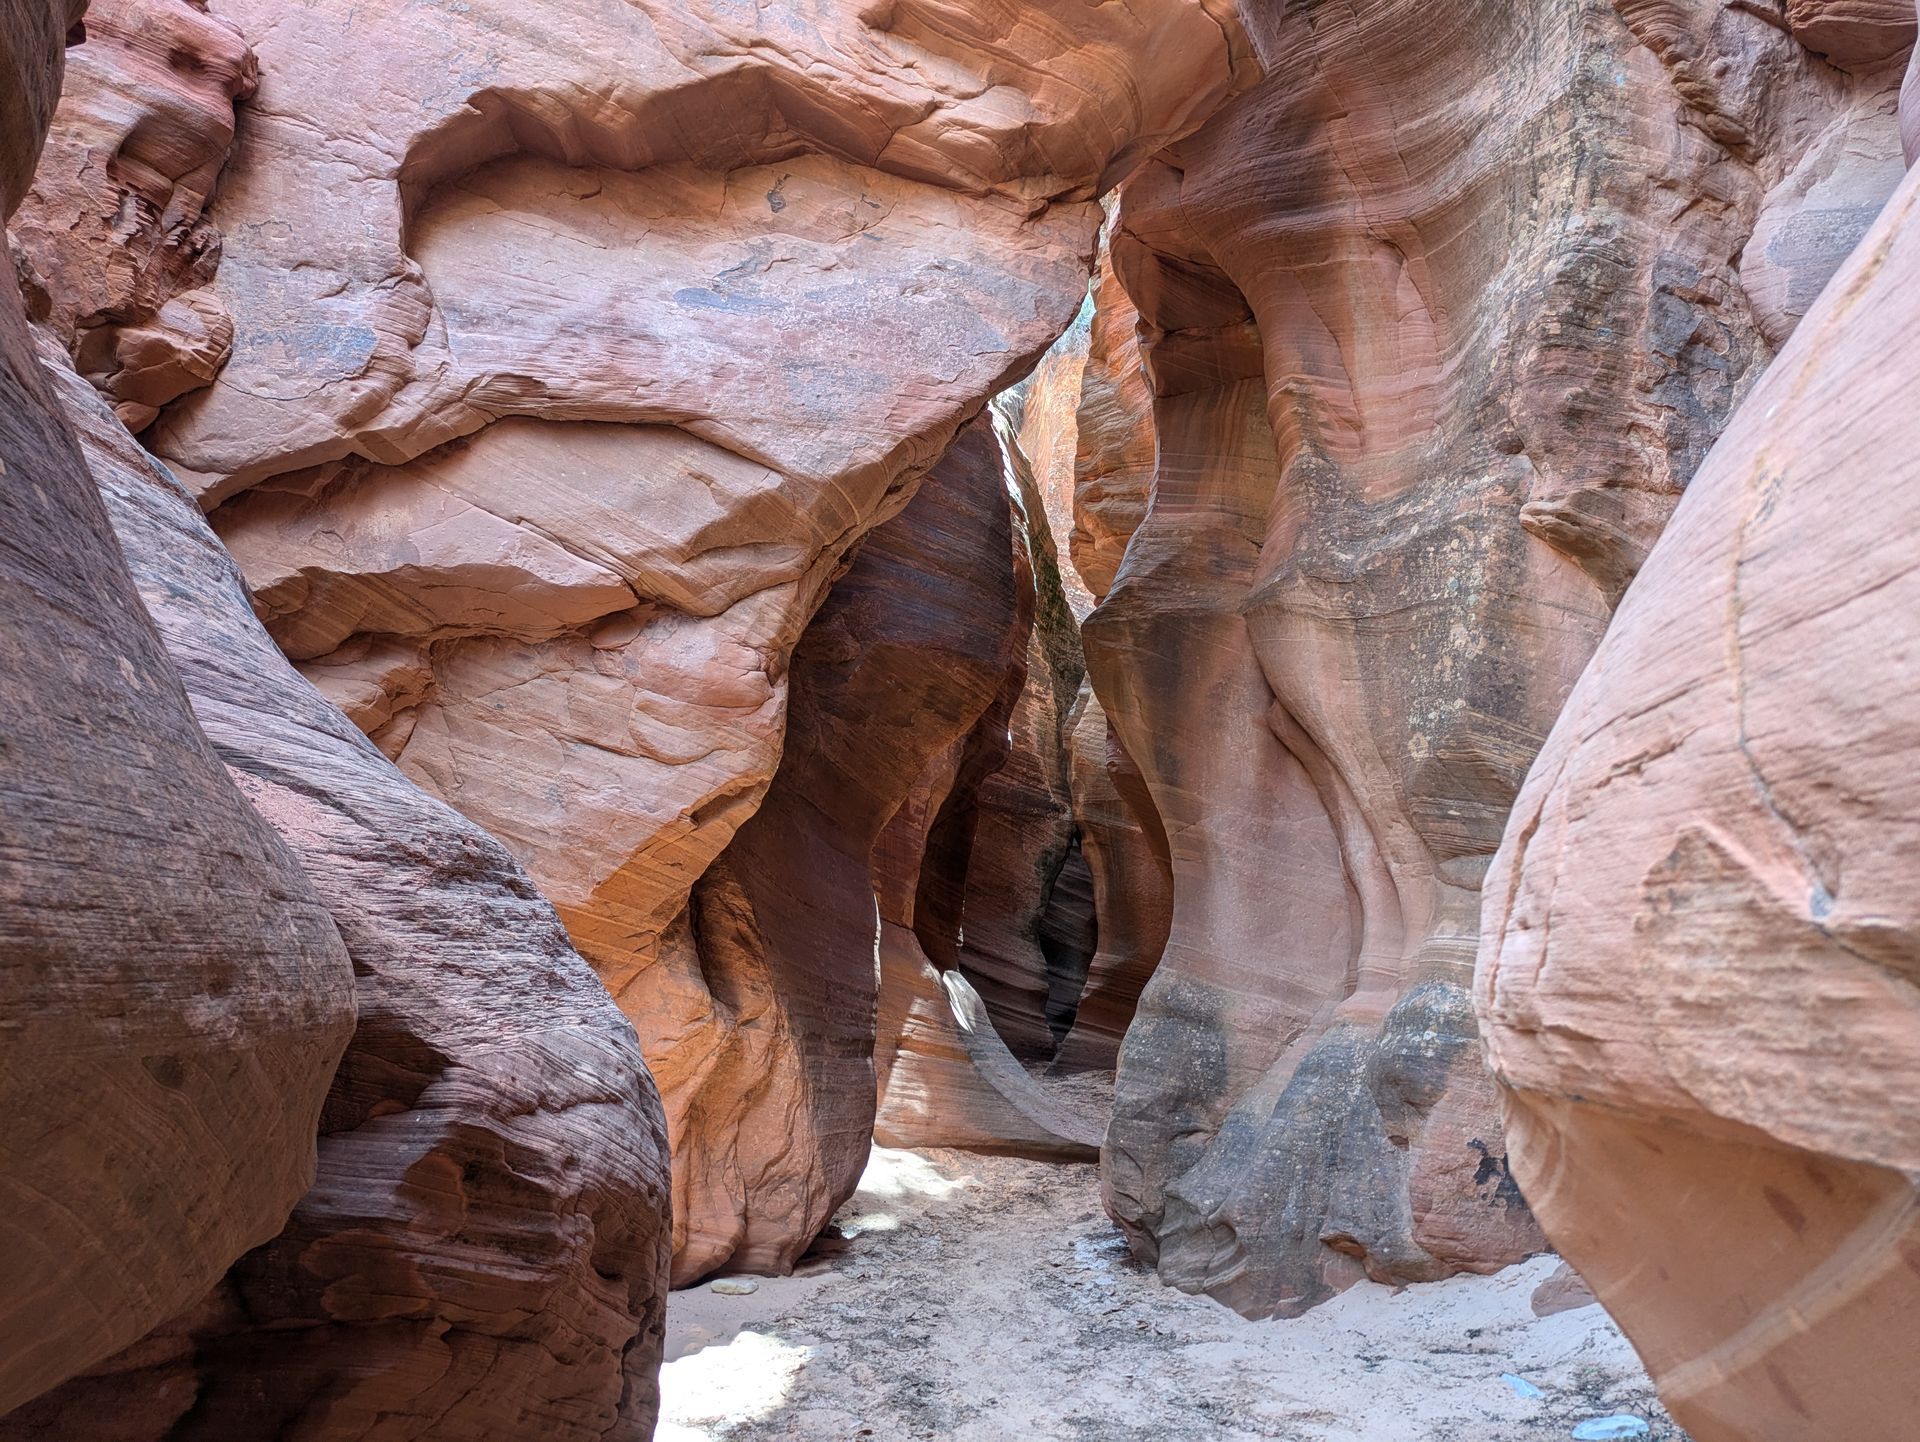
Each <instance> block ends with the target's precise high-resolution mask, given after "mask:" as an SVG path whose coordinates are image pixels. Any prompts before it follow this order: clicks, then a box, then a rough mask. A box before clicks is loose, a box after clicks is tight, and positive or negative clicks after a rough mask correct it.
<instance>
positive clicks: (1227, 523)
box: [1083, 0, 1893, 1313]
mask: <svg viewBox="0 0 1920 1442" xmlns="http://www.w3.org/2000/svg"><path fill="white" fill-rule="evenodd" d="M1248 20H1249V25H1250V28H1251V29H1252V30H1253V32H1254V38H1255V43H1256V46H1257V47H1258V49H1259V50H1260V52H1261V54H1262V55H1263V56H1264V57H1266V58H1267V59H1268V61H1269V64H1270V66H1271V71H1272V74H1271V78H1269V79H1268V80H1267V81H1266V82H1265V83H1263V84H1262V85H1261V86H1259V87H1257V88H1256V89H1255V90H1253V91H1252V92H1251V93H1249V94H1247V95H1246V96H1244V97H1242V98H1240V99H1238V100H1235V101H1233V102H1231V103H1230V104H1229V105H1228V106H1227V107H1226V108H1224V109H1223V110H1222V111H1221V112H1220V113H1219V114H1218V115H1217V116H1216V117H1215V118H1214V119H1213V120H1212V121H1211V122H1210V123H1209V124H1208V125H1207V126H1206V127H1205V128H1204V129H1203V130H1202V131H1201V132H1200V133H1199V134H1198V135H1196V136H1195V137H1193V138H1192V139H1191V140H1189V141H1186V142H1183V143H1181V144H1180V145H1178V146H1176V147H1174V148H1173V149H1172V150H1170V151H1169V152H1168V153H1167V155H1166V156H1165V157H1164V158H1163V159H1162V160H1161V161H1160V162H1157V163H1155V164H1154V165H1152V166H1150V167H1149V168H1148V169H1147V170H1146V171H1145V172H1144V173H1143V174H1142V175H1140V176H1139V177H1137V178H1136V179H1134V180H1133V181H1131V182H1130V183H1129V185H1128V186H1127V187H1126V189H1125V190H1124V192H1123V199H1122V204H1121V209H1120V216H1119V222H1118V228H1117V230H1116V233H1115V235H1114V238H1113V242H1112V253H1113V257H1114V265H1115V270H1116V272H1117V274H1118V277H1119V280H1120V282H1121V283H1122V284H1123V285H1124V286H1125V288H1126V291H1127V293H1128V296H1129V297H1130V299H1131V300H1132V302H1133V304H1134V305H1135V306H1136V307H1137V308H1138V310H1139V313H1140V315H1141V317H1142V322H1143V331H1142V335H1143V346H1144V349H1145V352H1146V356H1147V372H1148V379H1149V381H1150V383H1151V387H1152V395H1153V407H1152V410H1153V422H1154V427H1155V430H1156V432H1157V447H1158V457H1159V460H1158V469H1157V472H1156V474H1155V476H1154V481H1153V489H1152V497H1151V502H1150V505H1149V507H1148V509H1147V511H1146V514H1145V517H1144V519H1142V520H1141V521H1140V522H1139V525H1138V529H1137V530H1135V531H1134V533H1133V535H1132V539H1131V541H1130V543H1129V544H1128V545H1127V549H1126V553H1125V558H1124V561H1123V562H1122V564H1121V566H1120V568H1119V572H1118V575H1117V578H1116V579H1115V581H1114V582H1113V584H1112V587H1111V589H1110V590H1109V591H1108V593H1107V595H1106V599H1105V600H1104V601H1103V603H1102V604H1101V606H1100V607H1099V608H1098V609H1096V610H1095V612H1094V613H1093V614H1092V616H1091V617H1090V618H1089V620H1088V622H1087V625H1086V628H1085V631H1084V639H1085V642H1086V649H1087V659H1088V665H1089V670H1090V673H1091V675H1092V677H1093V682H1094V687H1095V690H1096V691H1097V692H1098V694H1099V696H1100V699H1101V701H1102V704H1103V706H1104V707H1105V709H1106V711H1107V714H1108V716H1109V718H1110V719H1111V721H1112V723H1113V725H1114V726H1115V728H1116V731H1117V733H1118V735H1119V736H1120V739H1121V740H1122V742H1123V743H1124V746H1125V749H1126V751H1127V752H1128V754H1130V755H1131V756H1132V757H1133V758H1134V760H1135V761H1137V762H1138V763H1139V766H1140V769H1141V772H1142V774H1143V777H1144V780H1145V782H1146V785H1147V787H1148V789H1149V790H1150V792H1151V794H1152V800H1153V803H1154V807H1155V809H1156V811H1157V812H1158V814H1159V817H1160V819H1161V820H1162V822H1163V823H1164V827H1165V833H1166V835H1167V837H1168V841H1169V849H1170V860H1171V866H1172V873H1173V916H1172V923H1171V929H1170V934H1169V939H1168V942H1167V947H1166V953H1165V956H1164V958H1163V959H1162V961H1161V963H1160V965H1159V968H1158V970H1157V971H1156V973H1155V975H1154V977H1153V980H1152V981H1151V982H1150V983H1149V984H1148V986H1147V989H1146V991H1145V993H1144V995H1143V996H1142V998H1141V1002H1140V1009H1139V1014H1138V1016H1137V1018H1136V1020H1135V1022H1134V1025H1133V1028H1132V1030H1131V1031H1130V1032H1129V1034H1128V1038H1127V1041H1126V1044H1125V1046H1124V1048H1123V1049H1122V1052H1121V1057H1120V1075H1119V1084H1118V1091H1117V1095H1116V1101H1115V1116H1114V1121H1113V1125H1112V1127H1111V1129H1110V1131H1109V1134H1108V1142H1107V1151H1106V1164H1107V1165H1106V1185H1107V1189H1108V1197H1109V1204H1110V1206H1111V1208H1112V1210H1113V1211H1114V1214H1115V1216H1116V1218H1117V1219H1118V1220H1119V1221H1120V1223H1121V1225H1122V1226H1123V1228H1124V1229H1125V1230H1127V1232H1128V1234H1129V1237H1130V1239H1131V1240H1132V1242H1133V1244H1134V1246H1135V1248H1136V1250H1137V1251H1139V1252H1140V1253H1141V1254H1142V1255H1143V1256H1146V1257H1148V1258H1151V1259H1155V1260H1157V1262H1158V1265H1159V1267H1160V1271H1161V1274H1162V1276H1164V1277H1165V1278H1167V1279H1168V1280H1170V1281H1173V1282H1175V1283H1176V1284H1178V1285H1181V1286H1184V1287H1188V1288H1195V1289H1206V1290H1209V1291H1211V1292H1213V1293H1214V1294H1215V1295H1217V1296H1220V1297H1222V1298H1223V1299H1224V1300H1227V1301H1229V1302H1231V1303H1232V1304H1233V1305H1235V1306H1236V1307H1239V1308H1241V1309H1243V1310H1245V1311H1248V1312H1252V1313H1275V1312H1287V1311H1293V1310H1297V1309H1299V1308H1301V1307H1304V1306H1308V1305H1311V1304H1312V1303H1313V1302H1315V1301H1316V1300H1318V1299H1320V1298H1322V1297H1325V1296H1327V1295H1328V1294H1329V1293H1330V1291H1331V1290H1332V1289H1335V1288H1337V1287H1339V1286H1341V1285H1343V1284H1344V1283H1346V1282H1347V1281H1349V1280H1351V1279H1353V1278H1355V1277H1358V1276H1361V1275H1366V1276H1371V1277H1373V1278H1375V1279H1378V1280H1387V1281H1411V1280H1419V1279H1423V1278H1431V1277H1436V1276H1440V1275H1444V1274H1446V1273H1447V1272H1450V1271H1454V1270H1459V1269H1463V1268H1464V1269H1488V1268H1492V1267H1496V1266H1499V1265H1502V1264H1504V1263H1506V1262H1509V1261H1512V1260H1514V1259H1516V1258H1518V1257H1520V1256H1523V1255H1525V1254H1526V1253H1527V1252H1528V1251H1530V1250H1533V1249H1535V1248H1537V1247H1539V1246H1540V1245H1541V1239H1540V1235H1539V1233H1538V1231H1537V1229H1536V1227H1535V1224H1534V1223H1533V1221H1532V1219H1531V1218H1530V1216H1529V1215H1528V1212H1527V1209H1526V1207H1525V1205H1524V1203H1523V1201H1522V1200H1521V1197H1520V1194H1519V1192H1518V1190H1517V1189H1516V1187H1515V1185H1514V1182H1513V1180H1512V1178H1511V1177H1510V1176H1509V1175H1508V1173H1507V1168H1506V1162H1505V1149H1504V1145H1503V1143H1502V1140H1501V1135H1500V1125H1499V1116H1498V1112H1497V1108H1496V1105H1495V1096H1494V1092H1493V1088H1492V1085H1491V1083H1490V1082H1489V1080H1488V1078H1487V1076H1486V1073H1485V1071H1484V1069H1483V1067H1482V1064H1481V1062H1480V1058H1479V1056H1478V1048H1477V1047H1476V1046H1475V1044H1474V1043H1475V1025H1474V1020H1473V1013H1472V1008H1471V1005H1470V1001H1469V998H1468V994H1467V990H1466V987H1467V983H1468V979H1469V975H1470V965H1471V961H1470V958H1471V956H1472V953H1473V949H1474V945H1475V939H1476V937H1477V935H1478V907H1479V885H1480V878H1481V876H1482V875H1483V873H1484V870H1485V868H1486V865H1487V863H1488V860H1489V859H1490V857H1491V854H1492V852H1493V850H1494V848H1495V846H1496V844H1497V841H1498V837H1499V834H1500V830H1501V828H1502V825H1503V823H1504V821H1505V818H1506V815H1507V811H1508V808H1509V806H1510V805H1511V803H1512V800H1513V797H1514V795H1515V793H1516V791H1517V789H1518V786H1519V784H1520V780H1521V778H1522V776H1523V774H1524V772H1525V770H1526V767H1527V764H1528V763H1529V761H1530V760H1531V759H1532V756H1533V754H1534V752H1535V750H1536V748H1537V747H1538V745H1539V744H1540V741H1541V739H1542V738H1543V737H1544V735H1545V733H1546V731H1547V729H1548V728H1549V726H1550V724H1551V722H1552V720H1553V717H1554V716H1555V714H1556V713H1557V711H1558V709H1559V706H1560V704H1561V702H1562V700H1563V699H1564V697H1565V696H1566V694H1567V692H1568V690H1569V689H1570V687H1571V685H1572V683H1573V680H1574V678H1575V676H1576V675H1577V674H1578V671H1579V668H1580V666H1581V665H1582V664H1583V662H1584V661H1585V659H1586V657H1587V656H1588V654H1589V653H1590V652H1591V650H1592V648H1593V647H1594V645H1595V644H1596V643H1597V642H1598V640H1599V637H1600V635H1601V633H1602V631H1603V629H1604V628H1605V625H1606V622H1607V618H1608V615H1609V612H1610V609H1611V607H1612V605H1613V604H1614V603H1615V601H1616V600H1617V598H1618V597H1619V595H1620V593H1621V591H1622V590H1623V589H1624V587H1625V585H1626V583H1627V581H1628V580H1629V579H1630V578H1631V577H1632V575H1633V573H1634V571H1635V569H1636V568H1637V566H1638V565H1639V563H1640V561H1641V559H1642V558H1643V557H1644V555H1645V553H1646V551H1647V548H1648V547H1649V546H1650V545H1651V544H1652V542H1653V540H1654V538H1655V537H1656V535H1657V534H1658V532H1659V529H1660V527H1661V525H1662V523H1663V522H1664V519H1665V517H1666V515H1667V513H1668V511H1669V510H1670V508H1671V506H1672V504H1673V502H1674V499H1675V497H1676V496H1677V494H1678V492H1679V490H1680V488H1681V487H1682V486H1683V485H1684V484H1685V482H1686V480H1687V478H1688V476H1689V475H1690V474H1691V473H1692V471H1693V470H1694V468H1695V467H1696V466H1697V465H1698V463H1699V461H1700V459H1701V457H1702V456H1703V455H1704V454H1705V453H1706V451H1707V449H1708V447H1709V446H1710V445H1711V443H1712V441H1713V440H1714V438H1715V436H1716V435H1717V434H1718V432H1719V430H1720V428H1721V427H1722V426H1723V425H1724V423H1725V420H1726V418H1727V416H1728V415H1729V413H1730V412H1731V410H1732V408H1733V406H1734V404H1735V403H1736V402H1737V400H1738V399H1739V397H1740V396H1741V395H1742V394H1743V393H1744V391H1745V389H1746V388H1747V387H1748V386H1749V385H1750V384H1751V382H1752V380H1753V378H1754V377H1755V376H1756V375H1757V374H1758V372H1759V370H1760V368H1761V367H1762V366H1763V364H1764V363H1765V361H1766V360H1767V359H1768V356H1769V354H1770V336H1772V335H1780V334H1784V333H1785V332H1787V331H1789V330H1790V329H1791V327H1792V325H1793V323H1794V321H1795V320H1796V318H1797V315H1798V313H1799V309H1800V308H1802V307H1803V306H1804V304H1805V303H1806V300H1807V299H1808V298H1809V297H1810V296H1811V294H1813V293H1814V292H1816V291H1817V290H1818V288H1819V286H1820V284H1821V283H1822V282H1823V281H1824V278H1825V274H1826V273H1828V272H1829V271H1830V269H1831V265H1832V264H1833V263H1834V259H1835V257H1836V255H1837V254H1838V253H1839V252H1841V251H1842V250H1844V248H1845V245H1846V240H1847V236H1848V235H1849V234H1857V233H1858V230H1859V228H1860V227H1861V226H1862V225H1863V224H1864V223H1865V220H1866V219H1867V217H1868V214H1869V212H1870V211H1871V209H1872V200H1871V192H1872V187H1873V184H1874V181H1873V179H1872V177H1874V176H1878V177H1881V182H1882V183H1884V180H1885V179H1886V178H1887V177H1888V176H1889V175H1890V167H1889V166H1888V164H1887V157H1888V156H1890V155H1891V148H1890V147H1891V143H1892V132H1891V127H1890V126H1889V125H1888V124H1887V117H1888V115H1889V114H1890V110H1889V95H1890V87H1891V82H1892V78H1893V75H1892V67H1890V66H1883V67H1881V68H1880V69H1878V70H1876V71H1873V72H1872V73H1870V74H1869V73H1862V74H1861V75H1860V76H1858V77H1850V76H1847V75H1844V74H1842V73H1841V72H1839V71H1836V70H1834V69H1832V68H1831V67H1828V66H1826V65H1824V64H1823V63H1822V62H1820V61H1818V60H1816V59H1815V58H1813V57H1812V56H1811V55H1810V54H1809V53H1808V52H1807V51H1806V50H1805V49H1803V48H1802V47H1801V46H1800V45H1799V44H1798V43H1797V42H1796V41H1795V40H1794V39H1793V38H1792V36H1791V35H1789V34H1788V33H1786V32H1785V31H1784V30H1782V29H1780V28H1778V27H1777V26H1776V25H1774V24H1771V23H1769V17H1765V16H1762V15H1759V14H1757V13H1752V12H1750V11H1747V10H1735V9H1727V8H1724V7H1721V6H1719V5H1717V4H1707V3H1698V4H1684V3H1683V4H1676V5H1660V6H1652V5H1638V4H1624V3H1623V4H1621V5H1620V6H1618V7H1617V8H1616V7H1614V6H1612V5H1608V4H1602V3H1597V0H1540V3H1535V4H1529V5H1524V6H1517V7H1516V6H1509V5H1497V4H1486V5H1479V4H1475V5H1468V6H1462V7H1454V8H1452V9H1449V10H1447V11H1446V12H1445V13H1444V15H1441V14H1440V13H1439V12H1436V11H1434V10H1433V9H1431V8H1430V7H1417V6H1409V5H1404V4H1400V3H1395V0H1378V3H1369V4H1365V5H1360V6H1350V7H1342V8H1339V9H1337V10H1336V9H1331V8H1328V7H1297V6H1281V5H1262V6H1255V7H1249V12H1248ZM1823 187H1825V188H1824V189H1823ZM1816 222H1817V223H1816ZM1829 224H1831V226H1832V227H1833V235H1832V236H1831V237H1830V240H1831V243H1829V241H1828V239H1822V240H1820V242H1819V243H1818V244H1814V243H1812V242H1811V241H1808V240H1807V239H1806V237H1807V235H1808V233H1809V232H1808V226H1810V225H1811V226H1812V228H1813V229H1814V230H1816V231H1817V230H1818V229H1819V228H1820V227H1823V226H1826V225H1829ZM1756 234H1758V235H1759V237H1760V245H1759V247H1758V248H1752V247H1751V246H1750V242H1751V241H1752V240H1753V238H1754V237H1755V235H1756ZM1743 247H1745V248H1748V249H1749V256H1748V259H1749V260H1751V262H1752V268H1753V270H1754V271H1755V273H1756V275H1758V274H1759V273H1761V272H1765V271H1767V270H1768V268H1769V267H1773V268H1774V273H1772V274H1771V275H1769V276H1768V278H1767V280H1766V287H1767V294H1766V297H1765V299H1764V303H1761V302H1759V301H1756V300H1755V299H1753V298H1750V297H1749V294H1748V292H1747V291H1746V290H1745V289H1744V288H1743V282H1744V281H1745V280H1746V279H1747V278H1748V276H1747V271H1746V269H1745V268H1737V267H1736V266H1735V264H1734V263H1733V261H1734V258H1736V257H1739V256H1740V255H1741V252H1742V250H1743ZM1096 327H1097V322H1096ZM1096 333H1097V329H1096ZM1093 368H1094V367H1093V363H1092V361H1091V360H1090V361H1089V365H1088V371H1089V372H1092V370H1093ZM1086 384H1087V383H1086V382H1084V381H1083V389H1084V388H1085V387H1086ZM1083 569H1085V568H1083ZM1097 569H1098V568H1097V566H1095V567H1094V570H1095V571H1096V572H1097ZM1090 579H1092V578H1091V577H1090ZM1096 589H1098V587H1097V585H1096Z"/></svg>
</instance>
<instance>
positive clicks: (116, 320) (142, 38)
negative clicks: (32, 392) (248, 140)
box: [11, 0, 255, 430]
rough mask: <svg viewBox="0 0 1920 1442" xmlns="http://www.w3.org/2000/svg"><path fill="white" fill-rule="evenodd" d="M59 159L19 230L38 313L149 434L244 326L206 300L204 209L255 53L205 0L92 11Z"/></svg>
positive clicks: (211, 237)
mask: <svg viewBox="0 0 1920 1442" xmlns="http://www.w3.org/2000/svg"><path fill="white" fill-rule="evenodd" d="M86 30H87V41H86V43H85V44H84V45H81V46H79V47H78V48H77V49H75V50H74V51H73V53H72V58H71V61H70V64H69V67H68V75H67V83H66V85H65V87H64V89H63V90H62V93H61V101H60V107H59V110H58V111H57V113H56V115H55V121H54V127H53V132H52V138H51V140H50V142H49V145H48V148H47V153H46V155H45V157H44V158H43V159H42V161H41V164H40V168H39V171H38V172H37V173H36V175H35V181H34V189H33V193H32V195H31V196H30V197H29V198H28V200H27V202H26V204H25V205H23V206H22V207H21V209H20V213H19V214H18V215H17V216H15V217H14V219H13V222H12V225H11V230H12V234H13V238H14V241H15V243H16V244H17V245H18V246H19V247H20V250H21V252H22V254H23V256H24V258H25V262H26V266H25V280H26V289H27V292H28V295H29V297H30V298H31V299H32V301H33V309H34V312H35V318H36V319H38V320H41V321H42V322H43V323H45V324H46V325H48V326H49V327H50V328H51V329H52V330H53V331H54V332H55V333H56V334H58V335H59V336H60V338H61V340H62V341H63V342H64V343H65V344H66V345H67V346H68V348H69V350H70V351H71V352H72V354H73V356H74V358H75V361H76V363H77V364H78V366H79V368H80V370H81V371H82V372H83V373H84V374H85V375H86V376H87V377H88V378H89V379H91V380H92V381H93V382H94V383H95V384H96V385H97V386H99V387H100V388H101V389H102V390H103V391H105V392H106V393H107V394H108V395H109V396H111V397H112V398H113V399H114V401H115V402H116V409H117V410H118V411H119V413H120V416H121V418H122V419H123V420H125V421H126V422H127V424H128V425H129V426H130V427H131V428H133V429H135V430H138V429H140V428H141V427H142V426H145V425H146V424H147V423H148V422H150V421H151V420H152V419H153V418H154V416H155V415H157V414H158V413H159V408H160V407H161V406H163V405H165V404H166V403H167V402H169V401H171V400H174V399H175V398H176V397H178V396H181V395H184V394H185V393H186V392H188V391H190V390H195V389H198V388H199V387H201V386H204V385H206V384H207V383H208V382H209V381H211V380H212V379H213V376H214V373H215V372H216V371H218V370H219V368H220V365H221V362H223V361H224V360H225V359H226V356H227V352H228V350H229V349H230V348H231V346H232V341H233V326H232V323H231V322H230V321H229V320H228V318H227V314H226V311H225V309H224V307H223V306H222V305H221V303H220V301H219V299H218V297H216V296H215V295H214V294H213V293H212V292H210V291H207V290H205V289H203V288H202V287H204V286H205V285H206V284H207V282H208V281H209V280H211V279H212V277H213V273H214V270H215V268H216V267H217V266H218V265H219V263H220V236H219V233H218V232H217V231H216V230H215V229H214V228H213V226H212V225H210V224H209V223H208V222H207V221H206V219H205V218H204V215H203V211H204V209H205V206H206V201H207V197H208V195H209V194H210V193H211V191H212V189H213V184H214V181H215V179H216V178H217V177H218V176H219V174H220V168H221V166H222V165H224V164H225V162H226V159H227V152H228V151H229V150H230V149H231V148H232V145H233V134H234V120H233V107H234V103H235V102H236V101H238V100H242V99H245V98H246V97H248V96H250V95H251V94H252V93H253V89H254V81H255V69H254V59H253V52H252V51H251V50H249V49H248V48H247V44H246V42H245V41H244V40H243V39H241V37H240V32H239V31H238V30H236V29H235V28H234V26H233V24H232V23H231V22H230V21H227V20H225V19H222V18H219V17H216V16H213V15H209V14H208V13H207V12H206V9H205V7H204V5H201V4H196V3H193V0H93V3H92V5H91V6H90V7H89V8H88V10H87V20H86Z"/></svg>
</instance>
